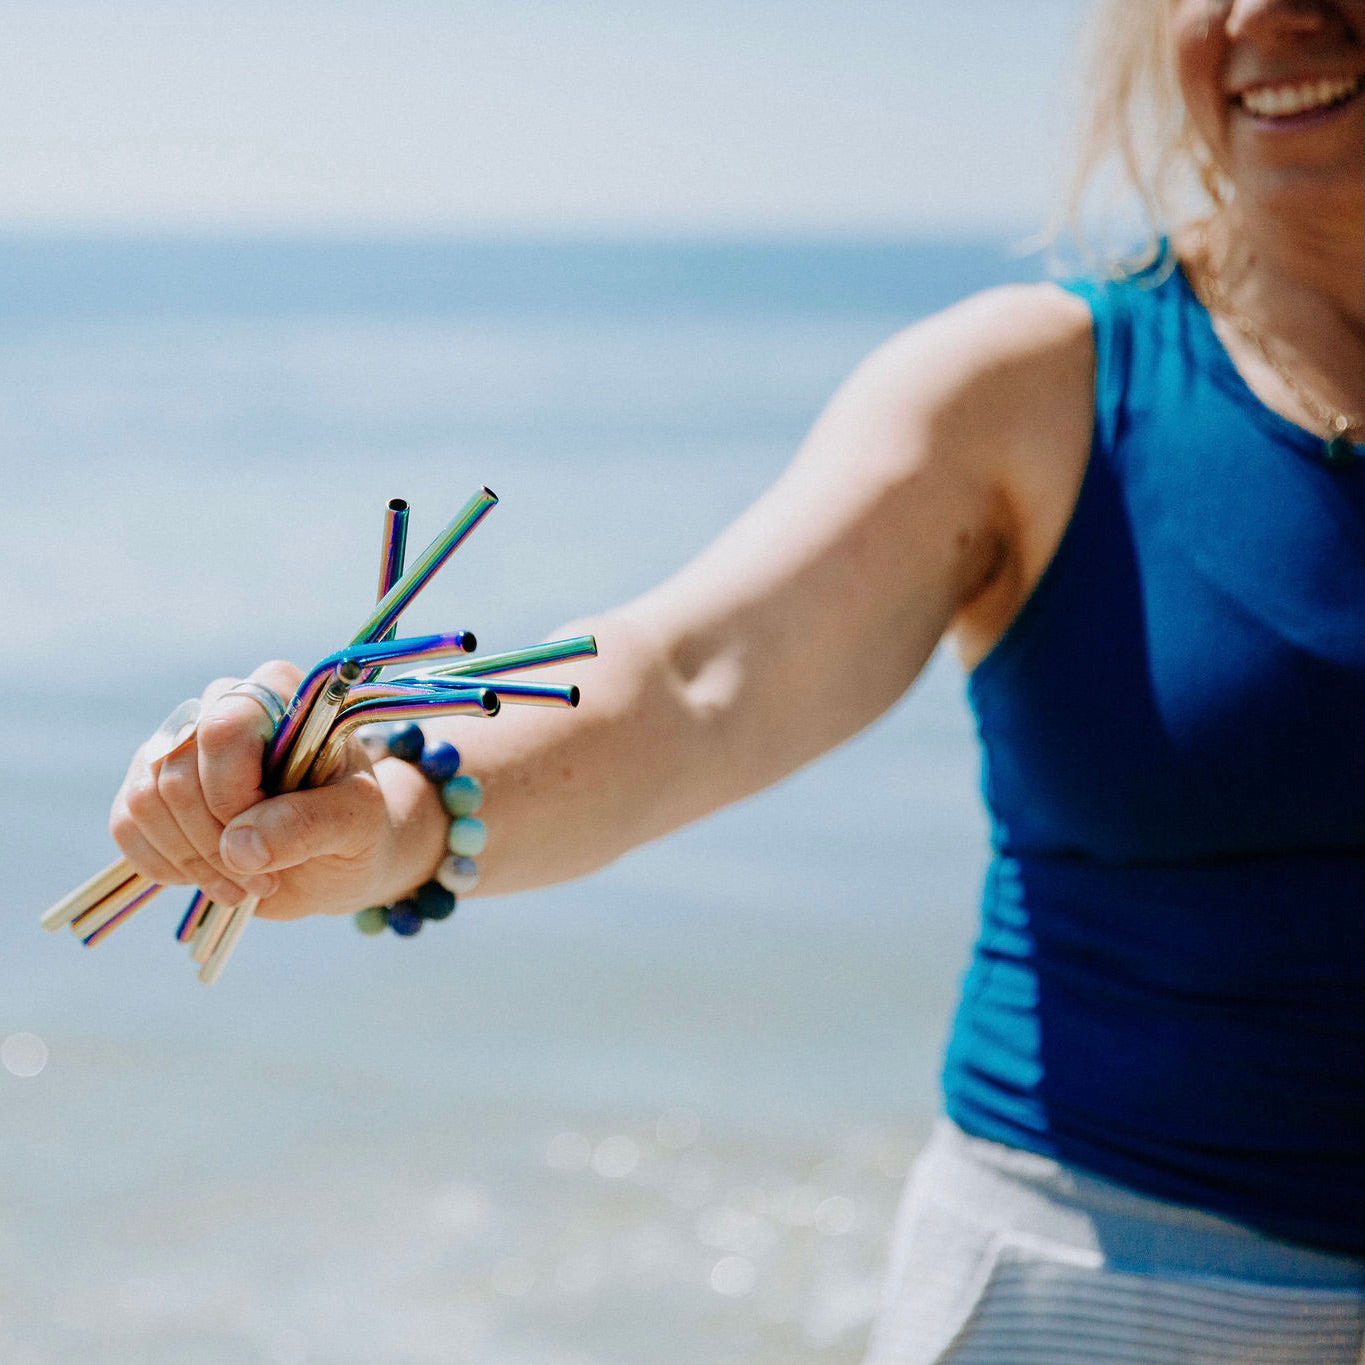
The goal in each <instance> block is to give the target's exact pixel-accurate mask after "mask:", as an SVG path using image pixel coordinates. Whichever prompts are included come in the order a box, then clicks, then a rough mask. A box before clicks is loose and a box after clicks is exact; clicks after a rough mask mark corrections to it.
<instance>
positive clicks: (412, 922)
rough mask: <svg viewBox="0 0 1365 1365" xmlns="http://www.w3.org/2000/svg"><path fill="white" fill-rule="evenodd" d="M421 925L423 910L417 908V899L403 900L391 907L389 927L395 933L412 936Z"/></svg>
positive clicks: (407, 936)
mask: <svg viewBox="0 0 1365 1365" xmlns="http://www.w3.org/2000/svg"><path fill="white" fill-rule="evenodd" d="M421 927H422V912H421V911H420V910H419V909H418V908H417V902H416V901H412V900H402V901H399V902H398V904H397V905H393V906H390V907H389V928H390V929H392V930H393V932H394V933H395V934H400V935H402V937H403V938H411V937H412V936H413V935H414V934H415V933H417V932H418V931H419V930H420V929H421Z"/></svg>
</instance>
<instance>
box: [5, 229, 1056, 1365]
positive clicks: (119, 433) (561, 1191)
mask: <svg viewBox="0 0 1365 1365" xmlns="http://www.w3.org/2000/svg"><path fill="white" fill-rule="evenodd" d="M1035 275H1036V270H1035V268H1034V267H1033V266H1032V265H1031V264H1030V263H1027V262H1020V261H1018V260H1015V259H1012V258H1011V257H1010V256H1009V254H1008V251H1007V250H1006V249H1005V248H1004V247H1003V246H1000V245H996V244H990V243H979V244H965V245H964V244H961V243H958V244H942V243H918V244H916V243H911V244H899V245H898V244H879V245H878V244H871V245H869V244H862V245H859V244H842V245H841V244H837V243H835V244H831V243H826V244H798V245H793V244H762V243H750V244H731V245H706V244H688V243H596V244H594V243H557V244H555V243H549V244H547V243H534V242H520V243H516V242H513V243H501V244H499V243H465V244H461V243H439V242H424V243H401V242H351V243H307V242H293V243H281V242H267V241H241V242H231V241H221V242H148V241H136V240H122V241H120V240H80V239H68V240H57V239H36V238H35V239H22V238H10V239H5V240H0V611H2V612H3V623H4V638H5V641H6V642H7V646H8V649H9V651H10V658H9V670H10V674H11V678H12V680H13V684H14V685H13V689H12V690H13V697H12V700H11V702H10V704H9V705H8V706H6V707H4V708H0V741H2V742H0V755H3V759H2V760H0V761H2V762H3V765H4V767H3V772H4V778H5V780H4V783H3V786H2V787H0V802H3V805H2V806H0V871H2V872H3V878H4V883H3V885H4V890H3V902H4V909H5V913H4V916H3V919H0V936H3V937H2V940H0V941H2V942H3V952H2V953H0V983H2V985H0V1039H3V1040H5V1041H4V1045H3V1047H0V1061H3V1062H4V1069H2V1070H0V1172H2V1174H0V1359H3V1360H4V1361H5V1362H6V1365H89V1362H92V1361H99V1362H100V1365H163V1363H164V1365H198V1363H199V1362H203V1363H204V1365H220V1363H221V1362H232V1363H233V1365H254V1363H255V1362H262V1363H263V1365H305V1363H308V1365H452V1363H453V1362H477V1363H478V1365H520V1363H521V1362H527V1363H528V1365H530V1363H531V1362H534V1363H535V1365H589V1363H591V1365H617V1363H618V1362H620V1363H621V1365H624V1363H625V1362H639V1361H649V1362H658V1363H659V1365H671V1362H679V1365H681V1363H682V1362H689V1363H694V1362H731V1361H734V1362H739V1361H744V1362H750V1363H752V1365H763V1363H764V1362H773V1363H774V1365H776V1362H783V1363H784V1365H798V1363H804V1362H810V1363H811V1365H814V1362H849V1361H856V1360H858V1359H859V1356H860V1353H861V1350H862V1348H863V1345H864V1343H865V1339H866V1332H867V1328H868V1325H869V1322H870V1319H871V1316H872V1313H873V1311H874V1308H875V1304H876V1296H877V1291H878V1284H879V1278H880V1274H881V1270H882V1264H883V1261H884V1258H885V1254H886V1246H887V1238H888V1235H889V1230H890V1226H891V1221H892V1218H893V1215H894V1210H895V1204H896V1200H897V1197H898V1194H899V1190H900V1183H901V1180H902V1178H903V1176H904V1172H905V1169H906V1166H907V1164H908V1162H909V1160H910V1159H911V1157H912V1156H913V1153H914V1151H915V1149H916V1147H917V1146H918V1144H919V1143H920V1142H921V1141H922V1140H923V1138H924V1136H925V1134H926V1132H927V1130H928V1127H929V1124H930V1123H931V1122H932V1118H933V1115H934V1112H935V1108H936V1070H937V1065H938V1055H939V1051H940V1048H941V1043H942V1038H943V1035H944V1031H945V1028H946V1025H947V1020H948V1017H949V1014H950V1011H951V1008H952V1004H953V999H954V994H955V991H956V987H957V983H958V979H959V977H960V974H961V971H962V969H963V966H964V965H965V957H966V952H967V948H968V945H969V943H970V940H971V936H972V932H973V907H974V902H975V898H976V895H977V891H978V886H979V881H980V877H981V873H982V868H983V859H984V848H985V832H984V821H983V817H982V814H981V812H980V810H979V806H978V801H977V797H976V764H977V759H976V755H975V752H974V749H973V745H972V734H971V724H970V720H969V718H968V717H967V715H966V713H965V710H964V707H963V704H962V700H961V678H960V676H959V672H958V670H957V668H956V666H955V664H954V663H953V662H952V660H951V659H948V658H944V657H939V658H937V659H936V660H935V661H934V662H933V663H932V664H931V666H930V668H929V669H928V670H927V672H926V675H925V676H924V678H922V679H921V681H920V682H919V683H918V684H917V686H916V687H915V688H914V689H913V690H912V692H911V693H910V695H909V696H908V697H907V698H905V699H904V700H903V701H902V703H901V704H900V705H899V706H897V707H896V708H895V709H894V710H893V711H892V712H891V713H890V714H889V715H888V716H886V717H885V718H884V719H883V720H881V721H880V722H879V723H878V724H876V725H875V726H873V727H872V728H871V729H870V730H868V731H866V732H865V733H863V734H862V735H860V736H858V737H857V738H856V739H854V740H853V741H852V742H851V743H849V744H848V745H846V746H844V747H843V748H842V749H840V750H839V751H837V752H836V753H834V754H832V755H829V756H828V757H827V758H826V759H824V760H822V761H821V762H819V763H817V764H815V765H812V766H811V767H810V768H808V769H806V770H804V771H803V772H801V773H799V774H797V775H795V776H794V777H792V778H791V779H790V780H788V781H787V782H785V783H783V784H781V785H780V786H779V787H777V788H775V789H774V790H772V791H770V792H768V793H765V794H764V795H762V796H760V797H758V798H756V799H754V800H751V801H749V802H747V803H744V804H743V805H741V806H738V807H735V808H733V809H731V810H727V811H724V812H721V813H719V814H718V815H716V816H713V817H712V818H710V819H709V820H706V821H703V822H701V823H700V824H698V825H695V826H693V827H691V828H689V829H687V830H684V831H682V832H680V833H678V834H677V835H675V836H673V837H672V838H670V839H667V840H663V841H661V842H659V843H657V844H654V845H651V846H649V847H646V848H643V849H640V850H638V851H636V852H635V853H633V854H631V855H629V856H628V857H626V858H624V859H622V860H621V861H620V862H618V863H617V864H615V865H614V866H613V867H611V868H609V869H607V870H605V871H604V872H602V873H600V874H598V875H597V876H595V877H592V878H589V879H585V880H583V881H580V882H576V883H573V884H570V885H567V886H564V887H559V888H554V889H551V890H547V891H543V892H538V893H535V894H530V895H525V896H521V897H515V898H506V899H501V900H479V901H476V902H473V903H470V904H469V905H467V906H464V907H462V908H461V911H460V913H459V914H458V915H457V916H456V918H455V919H454V920H452V921H450V922H448V923H446V924H445V925H442V926H439V927H436V926H433V927H431V928H429V930H428V931H427V932H424V933H423V934H422V935H421V936H420V937H419V938H418V939H416V940H412V941H400V940H398V939H396V938H394V937H393V936H386V937H385V938H384V939H382V940H379V941H375V940H368V939H362V938H361V937H360V936H359V935H357V934H355V933H354V932H352V931H351V929H350V927H349V926H348V925H347V924H346V923H344V922H326V923H321V922H317V923H313V922H310V923H306V924H301V925H290V926H280V925H273V924H259V925H256V926H253V928H252V930H251V932H250V933H249V934H248V936H247V937H246V939H245V940H244V941H243V944H242V946H241V948H240V949H239V951H238V953H237V955H236V957H235V958H234V960H233V962H232V964H231V966H230V968H229V970H228V972H227V973H226V974H225V976H224V978H223V980H222V981H221V982H220V983H219V984H218V985H217V986H216V987H214V988H212V989H205V988H204V987H202V986H200V985H199V984H198V983H197V982H196V980H195V979H194V975H193V971H192V969H191V967H190V965H189V963H188V962H187V961H186V960H185V958H184V954H183V952H182V950H180V949H179V948H178V946H177V945H176V944H175V943H174V942H173V940H172V932H173V928H174V925H175V923H176V920H177V918H178V915H179V912H180V909H181V906H182V904H183V900H184V896H183V894H182V893H178V892H177V893H173V894H168V895H166V896H165V897H163V898H161V899H160V900H158V901H157V902H155V903H154V904H153V905H152V906H151V907H149V908H148V909H147V910H146V911H145V912H144V913H143V914H141V915H140V916H139V917H138V919H137V920H135V921H134V922H133V923H132V924H131V925H129V926H127V927H126V928H124V929H122V930H121V931H120V932H119V933H117V934H115V935H114V936H113V937H112V938H110V939H109V940H108V941H107V942H106V943H105V944H103V945H102V946H100V947H99V948H97V949H94V950H89V951H86V950H83V949H82V948H81V947H80V945H79V944H78V943H77V942H76V941H75V940H73V939H72V938H71V937H70V936H69V935H66V934H62V935H59V936H55V937H49V936H47V935H44V934H43V933H42V932H41V931H40V930H39V928H38V925H37V916H38V914H39V912H40V911H41V910H42V908H43V907H44V906H45V905H47V904H48V903H49V902H51V901H52V900H54V899H55V898H56V897H57V896H58V895H60V894H61V893H63V892H64V891H66V890H67V889H68V888H69V887H70V886H72V885H74V884H75V883H76V882H77V881H79V880H82V879H83V878H84V877H85V876H87V875H88V874H89V873H90V872H92V871H94V870H95V869H96V868H98V867H100V866H102V865H103V864H104V863H105V862H106V861H108V860H109V858H110V857H111V856H112V854H113V846H112V844H111V842H110V840H109V838H108V835H107V833H106V832H105V818H106V811H107V806H108V802H109V799H110V797H111V796H112V794H113V792H114V790H115V788H116V786H117V784H118V781H119V779H120V777H121V775H122V771H123V768H124V765H125V763H126V761H127V758H128V756H129V754H130V753H131V751H132V749H133V747H134V746H135V745H136V744H137V743H138V742H139V741H140V740H141V738H143V737H144V736H145V734H146V733H147V732H148V731H149V730H150V729H151V728H152V727H154V726H155V724H156V723H157V722H158V721H159V719H160V718H161V717H162V716H163V715H164V714H165V713H166V712H167V711H169V710H170V708H171V707H172V706H173V705H174V704H175V703H176V702H177V701H178V700H180V699H181V698H182V697H184V696H186V695H188V694H190V693H192V692H197V691H198V690H199V688H200V687H201V686H202V685H203V683H204V682H205V681H206V680H207V679H209V678H211V677H214V676H217V675H221V674H225V673H230V674H241V673H244V672H246V671H248V670H249V669H250V668H251V667H252V666H253V665H254V664H255V663H256V662H258V661H259V660H261V659H262V658H265V657H268V656H284V657H288V658H293V659H295V660H297V661H299V662H300V663H307V662H308V661H310V660H312V659H314V658H316V657H319V656H320V655H321V654H323V653H326V652H328V651H329V650H331V649H333V648H335V647H336V646H337V645H338V644H340V643H341V642H343V641H344V640H345V639H346V638H348V637H349V635H350V634H351V633H352V631H353V630H354V626H355V623H356V622H358V620H360V619H363V616H364V615H365V613H366V611H367V609H368V605H369V602H370V600H371V596H372V593H373V580H374V577H375V562H374V561H375V558H376V555H377V541H378V533H379V523H380V516H381V512H382V509H383V506H384V503H385V501H386V500H387V499H388V498H389V497H392V496H395V495H399V496H403V497H406V498H408V499H409V500H410V501H411V503H412V504H413V522H412V532H411V537H410V543H413V544H415V545H418V546H420V545H421V544H422V543H424V542H425V540H426V539H427V538H428V537H429V535H431V534H433V533H434V532H435V531H436V530H437V529H439V527H440V526H441V525H443V524H444V522H445V521H446V520H447V519H448V517H449V516H450V515H451V513H452V512H453V510H454V509H455V508H456V507H458V506H459V505H460V504H461V503H462V502H463V501H464V499H465V497H466V496H467V495H468V494H469V493H470V492H471V491H473V489H474V488H476V487H477V486H478V485H479V484H480V483H487V484H489V485H490V486H492V487H493V488H494V489H496V490H497V492H498V494H499V495H500V497H501V499H502V501H501V504H500V506H499V507H498V508H497V509H496V510H495V511H494V513H493V514H492V515H491V516H490V517H489V518H488V520H487V521H486V522H485V523H484V525H483V526H482V527H481V528H480V530H479V531H478V533H477V534H476V535H475V536H474V537H473V538H472V539H471V541H470V542H469V543H468V545H467V546H466V547H464V548H463V549H462V550H461V551H460V553H459V555H458V556H456V558H455V559H454V560H453V561H452V562H451V564H450V565H449V566H448V567H447V568H446V569H445V570H444V571H443V573H442V575H441V576H440V577H439V578H438V579H437V580H435V582H434V583H433V584H432V585H431V586H430V587H429V588H428V590H427V591H426V592H425V593H424V594H423V596H422V598H421V599H419V601H418V603H417V604H416V605H415V606H414V607H413V608H412V609H411V611H410V612H409V613H408V615H407V616H406V617H405V619H404V625H405V628H407V629H411V630H413V631H417V630H421V629H438V628H449V627H452V626H463V627H469V628H472V629H473V630H475V631H476V632H477V633H478V636H479V639H480V643H481V648H486V649H490V650H496V649H503V648H511V647H515V646H516V645H519V644H524V643H529V642H531V641H533V640H535V639H539V638H542V637H544V636H545V635H546V634H547V633H549V632H550V631H552V630H553V629H554V628H555V627H556V626H558V625H559V624H561V623H562V622H564V621H566V620H569V619H571V618H573V617H575V616H578V615H580V614H582V613H585V612H589V611H592V610H595V609H597V608H600V607H603V606H606V605H609V604H611V603H613V602H615V601H618V600H620V599H621V598H622V597H624V596H625V595H627V594H631V593H634V592H637V591H639V590H641V589H643V588H645V587H647V586H649V585H650V584H652V583H653V582H655V581H657V579H658V578H659V577H660V576H662V575H663V574H666V573H668V572H669V571H671V570H672V569H673V568H675V567H676V566H677V565H679V564H680V563H682V562H683V561H684V560H685V559H686V558H687V557H688V556H689V555H690V554H691V553H692V552H694V551H695V550H696V549H697V548H699V547H700V546H701V545H702V544H703V543H704V542H705V540H706V539H707V538H708V537H710V536H711V535H712V534H714V533H715V532H716V531H718V530H719V529H720V528H721V527H722V526H723V525H724V524H725V523H726V522H727V521H728V520H729V519H730V518H731V517H732V516H733V515H734V514H735V513H736V512H737V511H739V510H740V509H741V508H742V507H743V506H744V505H745V504H746V503H747V502H748V501H749V500H750V499H751V498H752V497H754V496H755V495H756V494H757V493H758V492H759V491H760V490H761V489H762V488H763V487H764V486H765V485H766V484H767V483H768V482H769V481H770V480H771V479H772V478H773V477H774V476H775V474H776V473H777V472H778V471H779V470H780V469H781V467H782V465H783V464H784V463H785V461H786V460H787V458H788V457H789V456H790V454H791V451H792V450H793V448H794V446H795V444H796V443H797V442H798V441H799V439H800V437H801V435H802V433H803V431H804V430H805V428H806V427H807V426H808V425H809V423H810V422H811V420H812V419H813V418H814V416H815V415H816V413H817V412H818V411H819V409H820V407H821V405H822V403H823V402H824V401H825V399H826V398H827V397H828V396H829V394H830V393H831V392H832V390H833V389H834V387H835V386H836V385H837V384H838V382H839V380H840V379H841V378H842V377H843V375H845V374H846V373H847V372H848V371H849V369H850V368H851V367H852V366H853V365H854V364H855V363H856V362H857V360H858V359H859V357H860V356H862V355H863V354H865V353H866V352H867V351H868V350H869V349H870V348H871V347H873V346H874V345H876V344H877V343H878V342H879V341H880V340H882V339H884V338H885V337H886V336H888V335H889V334H891V333H892V332H894V331H895V330H896V329H897V328H898V327H900V326H903V325H905V324H906V323H907V322H910V321H912V320H913V319H914V318H915V317H917V316H920V315H922V314H923V313H925V312H927V311H930V310H931V309H933V308H935V307H939V306H941V305H943V304H945V303H947V302H949V301H950V300H951V299H952V298H954V297H957V296H960V295H962V294H964V293H967V292H970V291H971V290H972V289H974V288H978V287H982V286H984V285H988V284H991V283H995V282H997V281H1000V280H1004V279H1010V278H1033V277H1034V276H1035ZM579 681H580V683H581V685H582V686H583V687H584V688H585V689H589V688H591V686H592V674H591V665H590V664H585V665H583V666H582V667H581V671H580V677H579ZM492 723H494V724H496V721H494V722H492ZM493 837H494V838H496V831H493ZM35 1039H36V1040H41V1041H40V1042H38V1041H35ZM29 1073H32V1074H29Z"/></svg>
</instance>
